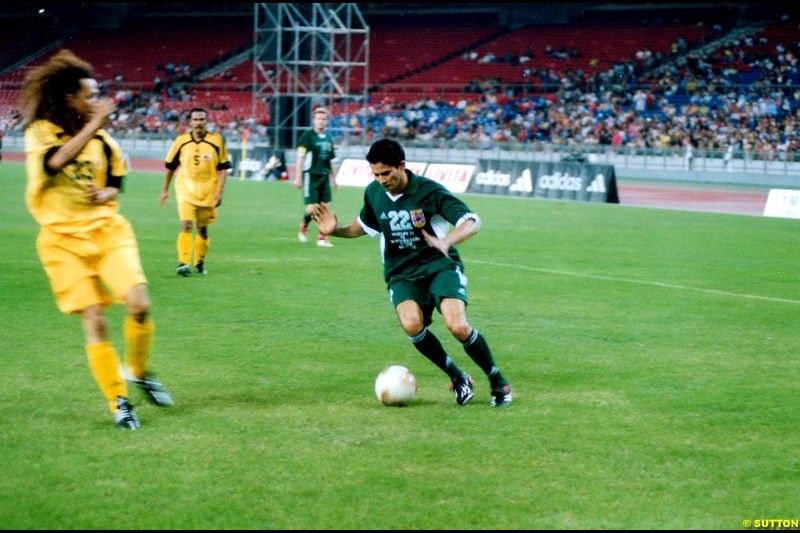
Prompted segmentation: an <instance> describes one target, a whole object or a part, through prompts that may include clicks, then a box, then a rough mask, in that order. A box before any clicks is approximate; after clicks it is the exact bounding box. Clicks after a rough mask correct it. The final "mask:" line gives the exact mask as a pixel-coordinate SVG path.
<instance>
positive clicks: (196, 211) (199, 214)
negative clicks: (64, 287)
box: [178, 202, 217, 228]
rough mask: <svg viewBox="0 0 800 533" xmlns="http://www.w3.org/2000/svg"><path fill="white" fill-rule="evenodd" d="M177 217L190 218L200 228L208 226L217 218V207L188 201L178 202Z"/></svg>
mask: <svg viewBox="0 0 800 533" xmlns="http://www.w3.org/2000/svg"><path fill="white" fill-rule="evenodd" d="M178 217H180V219H181V220H191V221H193V222H194V223H195V224H197V225H198V226H199V227H201V228H202V227H205V226H210V225H211V224H213V223H214V222H215V221H216V220H217V209H216V208H215V207H206V206H202V205H194V204H190V203H189V202H178Z"/></svg>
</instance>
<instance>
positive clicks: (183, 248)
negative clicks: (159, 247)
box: [178, 231, 192, 265]
mask: <svg viewBox="0 0 800 533" xmlns="http://www.w3.org/2000/svg"><path fill="white" fill-rule="evenodd" d="M191 259H192V234H191V233H184V232H183V231H182V232H180V233H178V262H179V263H183V264H184V265H188V264H189V262H190V261H191Z"/></svg>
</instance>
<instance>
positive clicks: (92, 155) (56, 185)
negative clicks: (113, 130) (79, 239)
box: [25, 120, 127, 233]
mask: <svg viewBox="0 0 800 533" xmlns="http://www.w3.org/2000/svg"><path fill="white" fill-rule="evenodd" d="M69 139H70V136H69V135H67V134H66V133H65V132H64V130H63V128H61V127H60V126H57V125H55V124H53V123H52V122H50V121H48V120H37V121H35V122H34V123H33V124H31V125H30V126H28V128H27V129H26V130H25V165H26V171H27V174H28V185H27V188H26V191H25V201H26V203H27V204H28V209H29V210H30V212H31V214H32V215H33V218H34V219H35V220H36V221H37V222H38V223H39V224H41V225H43V226H48V227H49V228H50V229H52V230H53V231H56V232H58V233H78V232H82V231H87V230H91V229H94V228H97V227H99V226H101V225H103V224H104V223H105V221H106V220H107V219H108V218H110V217H112V216H114V215H115V214H116V213H117V212H118V211H119V204H118V203H117V202H116V201H111V202H108V203H105V204H102V205H97V204H93V203H91V202H90V201H89V200H88V198H87V197H86V189H87V186H88V184H89V183H90V182H94V184H95V186H96V187H97V188H102V187H105V186H106V183H107V181H108V178H109V177H110V176H114V177H115V178H118V179H116V180H115V181H116V182H119V181H120V180H121V179H122V177H123V176H125V174H126V173H127V167H126V165H125V159H124V156H123V154H122V150H121V149H120V147H119V145H118V144H117V142H116V141H115V140H114V139H112V138H111V136H110V135H109V134H108V133H106V132H105V131H103V130H98V131H97V133H96V134H95V136H94V138H93V139H92V140H90V141H89V143H88V144H87V145H86V146H85V147H84V148H83V150H82V151H81V153H80V154H78V156H77V157H76V158H75V159H74V160H73V161H71V162H70V163H69V164H68V165H67V166H65V167H64V168H63V169H61V170H60V171H58V172H56V173H55V174H52V175H51V174H49V173H48V172H47V170H46V169H45V164H44V162H45V159H46V158H47V156H48V155H50V154H52V153H53V152H54V151H55V150H57V149H58V148H59V147H60V146H61V145H63V144H64V143H66V142H67V141H68V140H69Z"/></svg>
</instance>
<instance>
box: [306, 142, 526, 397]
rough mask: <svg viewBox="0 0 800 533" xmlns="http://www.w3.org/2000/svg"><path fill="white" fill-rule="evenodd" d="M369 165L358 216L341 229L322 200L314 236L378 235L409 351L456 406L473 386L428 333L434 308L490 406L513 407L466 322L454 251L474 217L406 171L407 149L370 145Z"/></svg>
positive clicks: (473, 228)
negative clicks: (447, 387) (480, 380)
mask: <svg viewBox="0 0 800 533" xmlns="http://www.w3.org/2000/svg"><path fill="white" fill-rule="evenodd" d="M367 161H368V162H369V164H370V168H371V170H372V174H373V176H375V181H373V182H372V183H370V184H369V185H368V186H367V189H366V191H365V192H364V205H363V207H362V208H361V213H360V214H359V216H358V218H357V219H356V220H355V221H353V222H351V223H349V224H346V225H339V224H338V220H337V218H336V215H335V214H334V213H333V211H332V210H331V209H330V207H329V206H328V205H327V204H326V203H324V202H323V203H321V204H319V206H317V207H316V209H315V210H314V211H313V213H312V215H313V218H314V220H315V221H316V222H317V225H318V226H319V228H320V231H322V232H324V233H326V234H327V235H331V236H334V237H345V238H355V237H360V236H362V235H370V236H377V235H380V236H381V241H382V242H381V250H382V251H383V273H384V278H385V280H386V284H387V286H388V288H389V297H390V298H391V301H392V305H394V307H395V310H396V311H397V316H398V318H399V319H400V324H401V325H402V326H403V329H404V330H405V332H406V334H407V335H408V338H409V340H410V341H411V342H412V344H414V347H415V348H416V349H417V350H419V352H420V353H422V355H424V356H425V357H427V358H428V359H430V360H431V361H432V362H433V363H434V364H435V365H436V366H438V367H439V368H440V369H442V370H443V371H444V372H445V373H446V374H447V375H448V376H449V377H450V382H451V388H452V390H453V392H454V394H455V397H456V402H457V403H458V404H459V405H463V404H465V403H467V402H468V401H469V400H470V399H472V396H473V383H472V379H471V378H470V377H469V375H468V374H467V373H466V372H464V371H463V370H461V369H460V368H459V367H458V365H456V363H455V362H454V361H453V360H452V359H451V358H450V356H449V355H448V354H447V352H446V351H445V349H444V347H443V346H442V343H441V342H440V341H439V339H438V338H436V336H435V335H434V334H433V332H431V331H430V330H429V329H428V326H430V324H431V322H432V317H433V309H434V307H435V308H436V309H438V311H439V313H441V315H442V317H443V318H444V322H445V325H446V326H447V329H448V330H450V333H451V334H452V335H453V337H455V338H456V339H458V340H459V342H461V344H462V345H463V346H464V350H465V351H466V352H467V354H468V355H469V356H470V357H471V358H472V360H473V361H475V363H476V364H477V365H478V366H479V367H480V368H481V370H483V371H484V372H485V373H486V375H487V376H488V378H489V386H490V389H491V395H492V400H491V403H490V405H491V406H492V407H498V406H505V405H509V404H511V400H512V391H511V385H510V384H509V382H508V380H506V378H505V377H504V376H503V374H501V373H500V369H499V368H498V367H497V365H496V364H495V361H494V358H493V356H492V352H491V350H490V349H489V345H488V344H487V342H486V339H485V338H484V337H483V335H481V334H480V333H479V332H478V330H477V329H475V328H473V327H472V326H471V325H470V324H469V322H467V315H466V306H467V278H466V276H465V275H464V272H463V271H464V265H463V263H462V262H461V257H460V256H459V254H458V251H457V250H456V249H455V248H454V246H455V245H456V244H459V243H461V242H463V241H465V240H466V239H468V238H470V237H471V236H473V235H475V234H476V233H477V232H478V229H479V228H480V225H481V222H480V218H479V217H478V215H476V214H475V213H473V212H472V211H471V210H470V209H469V207H467V205H466V204H465V203H464V202H462V201H461V200H459V199H458V198H456V197H455V196H453V195H452V194H451V193H450V191H448V190H447V189H446V188H445V187H443V186H442V185H440V184H439V183H437V182H435V181H433V180H430V179H428V178H425V177H422V176H417V175H416V174H414V173H413V172H411V171H409V170H406V167H405V165H406V162H405V151H404V150H403V148H402V146H400V144H398V143H397V142H396V141H393V140H390V139H382V140H379V141H377V142H375V143H374V144H373V145H372V146H371V147H370V149H369V153H367ZM450 225H452V226H454V228H453V229H452V231H449V232H448V229H449V226H450Z"/></svg>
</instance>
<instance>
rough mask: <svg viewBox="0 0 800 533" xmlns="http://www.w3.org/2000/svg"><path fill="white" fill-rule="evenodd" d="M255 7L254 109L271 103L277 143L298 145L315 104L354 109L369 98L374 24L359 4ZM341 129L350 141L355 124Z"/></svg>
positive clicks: (344, 139)
mask: <svg viewBox="0 0 800 533" xmlns="http://www.w3.org/2000/svg"><path fill="white" fill-rule="evenodd" d="M254 10H255V14H254V15H255V16H254V38H253V43H254V45H253V113H254V114H255V112H256V108H257V107H261V106H259V105H258V104H259V103H260V104H261V105H262V106H263V105H264V104H267V105H268V108H269V110H270V115H271V116H270V124H269V130H270V137H271V139H272V145H273V146H274V147H276V148H278V147H293V146H295V145H296V142H297V139H298V138H299V136H300V134H301V133H302V132H303V130H305V129H307V128H310V127H311V111H312V109H313V108H316V107H318V106H326V107H328V108H333V107H334V105H337V104H338V109H341V110H343V111H342V113H344V114H349V113H351V112H352V109H353V108H355V107H356V106H357V105H359V104H360V103H363V102H365V101H366V98H367V90H368V83H367V80H368V70H369V69H368V66H369V27H368V26H367V24H366V23H365V22H364V18H363V16H362V15H361V11H360V10H359V8H358V5H357V4H302V3H294V4H265V3H260V4H254ZM348 123H349V121H345V124H348ZM332 133H333V130H332ZM341 133H342V136H341V137H340V142H343V143H347V141H348V138H349V135H350V131H349V129H348V128H347V127H344V128H343V131H342V132H341Z"/></svg>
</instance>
